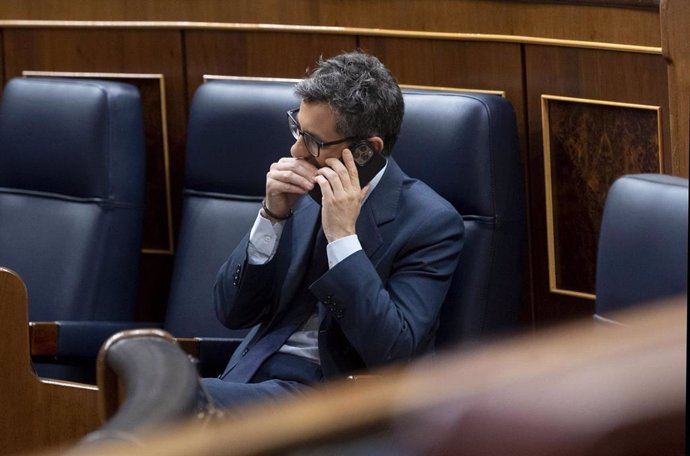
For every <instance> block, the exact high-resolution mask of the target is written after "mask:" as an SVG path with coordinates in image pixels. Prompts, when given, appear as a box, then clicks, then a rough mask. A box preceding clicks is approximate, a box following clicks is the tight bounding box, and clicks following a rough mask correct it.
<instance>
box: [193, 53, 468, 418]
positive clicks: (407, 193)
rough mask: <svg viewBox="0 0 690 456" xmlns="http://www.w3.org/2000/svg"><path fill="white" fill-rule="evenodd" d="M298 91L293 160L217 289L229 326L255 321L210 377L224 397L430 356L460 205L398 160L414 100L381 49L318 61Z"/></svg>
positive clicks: (256, 394) (459, 234)
mask: <svg viewBox="0 0 690 456" xmlns="http://www.w3.org/2000/svg"><path fill="white" fill-rule="evenodd" d="M295 91H296V93H297V95H298V96H299V97H300V98H301V102H300V105H299V108H297V109H294V110H291V111H289V112H288V113H287V115H288V125H289V128H290V130H291V131H292V134H293V136H294V137H295V143H294V145H293V146H292V148H291V149H290V157H285V158H281V159H280V160H279V161H278V162H277V163H273V164H272V165H271V167H270V170H269V171H268V173H267V175H266V196H265V199H264V201H263V204H262V208H261V210H260V211H259V214H258V215H257V218H256V222H255V223H254V226H253V228H252V229H251V231H250V233H248V234H247V236H246V237H245V238H244V240H243V241H242V242H240V244H239V245H238V246H237V248H236V249H235V251H234V252H233V253H232V254H231V255H230V257H229V258H228V260H227V261H226V263H225V264H224V265H223V266H222V267H221V269H220V271H219V273H218V278H217V282H216V285H215V305H216V312H217V315H218V317H219V318H220V320H221V321H222V322H223V323H224V324H225V325H226V326H227V327H229V328H248V327H252V326H255V325H258V326H256V327H255V328H254V330H252V331H251V332H250V333H249V334H248V336H247V337H246V338H245V340H244V341H243V343H242V345H241V346H240V347H239V348H238V349H237V351H236V352H235V353H234V355H233V356H232V358H231V359H230V362H229V363H228V366H227V368H226V370H225V372H224V373H223V374H222V375H221V376H220V377H219V378H217V379H204V384H205V386H206V388H207V390H208V391H209V393H210V394H211V396H212V397H213V398H214V400H215V401H216V402H217V403H218V405H220V406H222V407H233V406H236V405H239V404H241V403H246V402H249V401H255V400H260V399H270V398H275V397H278V396H281V395H284V394H290V393H292V394H297V393H300V392H303V391H305V390H308V389H309V388H310V385H313V384H314V383H316V382H319V381H321V380H322V379H328V378H334V377H336V378H342V377H343V376H344V375H345V374H348V373H353V372H362V371H366V370H368V369H372V368H375V367H379V366H383V365H385V364H388V363H393V362H398V361H407V360H410V359H412V358H413V357H415V356H417V355H421V354H424V353H429V352H431V351H432V350H433V344H434V334H435V331H436V327H437V325H438V318H439V313H440V310H441V304H442V303H443V301H444V298H445V296H446V292H447V290H448V287H449V285H450V281H451V278H452V275H453V272H454V271H455V268H456V266H457V263H458V259H459V256H460V250H461V248H462V243H463V230H464V228H463V223H462V219H461V217H460V215H459V214H458V213H457V212H456V211H455V209H454V208H453V207H452V206H451V204H450V203H448V202H447V201H446V200H444V199H443V198H441V197H440V196H439V195H438V194H436V193H435V192H434V191H433V190H431V189H430V188H429V187H428V186H426V185H425V184H424V183H422V182H420V181H418V180H416V179H412V178H410V177H408V176H407V175H405V174H404V173H403V172H402V171H401V170H400V168H399V167H398V165H397V164H396V163H395V161H394V160H393V159H392V158H390V156H391V153H392V151H393V146H394V144H395V141H396V138H397V136H398V133H399V131H400V125H401V123H402V119H403V112H404V103H403V97H402V93H401V91H400V88H399V87H398V84H397V82H396V80H395V78H394V77H393V76H392V75H391V74H390V72H389V71H388V70H387V69H386V68H385V67H384V66H383V64H382V63H381V62H380V61H379V60H378V59H377V58H375V57H373V56H371V55H367V54H365V53H362V52H354V53H348V54H343V55H339V56H337V57H334V58H331V59H328V60H325V61H324V60H322V61H320V62H319V66H318V68H316V69H315V71H314V72H313V73H312V74H311V75H310V76H309V77H308V78H307V79H305V80H303V81H302V82H300V83H298V84H297V86H296V89H295ZM430 134H433V133H431V132H430ZM433 152H434V151H433V150H420V151H419V154H420V159H426V157H428V156H429V155H430V154H433ZM432 159H433V158H432Z"/></svg>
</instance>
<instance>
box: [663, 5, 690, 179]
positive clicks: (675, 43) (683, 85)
mask: <svg viewBox="0 0 690 456" xmlns="http://www.w3.org/2000/svg"><path fill="white" fill-rule="evenodd" d="M661 23H662V25H663V30H662V33H663V36H662V38H663V39H662V49H663V53H664V57H666V59H667V62H668V87H669V103H670V105H671V113H670V117H671V156H672V166H673V167H672V172H673V174H675V175H677V176H682V177H686V178H687V177H688V172H689V171H690V170H689V169H688V162H689V160H688V156H689V155H690V39H688V30H690V2H688V1H687V0H663V1H662V2H661Z"/></svg>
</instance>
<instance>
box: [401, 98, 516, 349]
mask: <svg viewBox="0 0 690 456" xmlns="http://www.w3.org/2000/svg"><path fill="white" fill-rule="evenodd" d="M403 94H404V96H405V117H404V120H403V125H402V129H401V132H400V137H399V138H398V143H397V144H396V146H395V150H394V152H393V156H394V157H395V159H396V161H397V162H398V164H399V165H400V167H401V168H402V169H403V170H404V171H405V172H406V173H407V174H409V175H411V176H413V177H417V178H419V179H421V180H422V181H424V182H426V183H427V184H428V185H429V186H431V188H433V189H434V190H436V192H437V193H439V194H440V195H441V196H443V197H444V198H446V199H447V200H448V201H450V202H451V203H452V204H453V206H455V208H456V209H457V210H458V212H459V213H460V214H461V215H462V218H463V221H464V224H465V243H464V246H463V251H462V254H461V257H460V264H459V266H458V270H457V271H456V274H455V277H454V279H453V283H452V285H451V287H450V290H449V293H448V296H447V298H446V301H445V303H444V306H443V310H442V315H441V321H440V324H441V326H440V327H439V332H438V334H437V346H443V345H445V344H448V343H453V342H457V341H460V340H467V339H474V338H477V337H483V336H487V335H491V334H495V333H498V332H503V331H509V330H514V329H516V327H517V325H518V321H519V315H520V308H521V286H522V270H523V268H524V267H525V265H524V264H523V261H524V254H525V251H526V250H525V249H526V246H525V205H524V201H523V194H524V191H523V187H522V167H521V165H520V150H519V145H518V137H517V127H516V123H515V114H514V111H513V108H512V106H511V105H510V103H509V102H508V101H506V100H505V99H503V98H501V97H498V96H496V95H488V94H470V93H457V92H438V91H422V90H404V91H403Z"/></svg>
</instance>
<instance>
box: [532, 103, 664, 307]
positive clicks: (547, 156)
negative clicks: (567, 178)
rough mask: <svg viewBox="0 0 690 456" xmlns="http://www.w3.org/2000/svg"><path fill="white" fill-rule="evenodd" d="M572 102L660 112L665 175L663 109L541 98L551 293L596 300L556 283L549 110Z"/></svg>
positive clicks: (658, 132)
mask: <svg viewBox="0 0 690 456" xmlns="http://www.w3.org/2000/svg"><path fill="white" fill-rule="evenodd" d="M550 100H555V101H568V102H573V103H585V104H596V105H606V106H617V107H623V108H634V109H647V110H652V111H656V116H657V135H658V137H659V150H658V152H657V158H658V160H659V172H660V173H663V171H664V168H663V159H662V150H663V147H662V140H663V135H662V124H661V106H654V105H644V104H636V103H622V102H618V101H608V100H595V99H589V98H575V97H563V96H558V95H546V94H542V95H541V126H542V138H543V143H544V144H543V149H544V190H545V195H546V241H547V247H548V263H549V291H550V292H551V293H556V294H562V295H566V296H574V297H576V298H584V299H591V300H595V299H596V295H595V294H591V293H585V292H581V291H575V290H566V289H562V288H558V284H557V282H556V245H555V244H556V241H555V233H554V231H555V230H554V215H553V191H552V188H553V181H552V179H551V139H550V138H551V134H550V133H551V132H550V128H549V107H548V104H549V103H548V102H549V101H550Z"/></svg>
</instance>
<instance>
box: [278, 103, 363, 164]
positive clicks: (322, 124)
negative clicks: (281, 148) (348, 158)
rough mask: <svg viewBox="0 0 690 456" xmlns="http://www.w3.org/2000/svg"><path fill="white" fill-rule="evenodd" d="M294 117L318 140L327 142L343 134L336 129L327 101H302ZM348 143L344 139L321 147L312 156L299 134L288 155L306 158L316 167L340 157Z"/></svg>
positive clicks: (333, 114)
mask: <svg viewBox="0 0 690 456" xmlns="http://www.w3.org/2000/svg"><path fill="white" fill-rule="evenodd" d="M296 117H297V122H298V123H299V127H300V128H301V129H302V131H304V132H306V133H309V134H310V135H311V136H313V137H314V138H315V139H317V140H318V141H321V142H324V143H327V142H329V141H337V140H339V139H342V137H343V135H341V134H340V133H338V132H337V131H336V127H335V125H336V123H335V121H336V119H335V113H334V112H333V110H331V108H330V107H329V106H328V104H327V103H305V102H304V101H302V102H301V103H300V105H299V112H297V114H296ZM349 144H350V142H349V141H344V142H342V143H338V144H333V145H332V146H325V147H322V148H321V149H320V151H319V156H318V157H314V156H313V155H312V154H311V153H310V152H309V150H307V147H306V145H305V142H304V136H303V135H301V136H300V137H299V139H297V140H296V141H295V143H294V144H293V145H292V147H291V148H290V155H292V156H293V157H294V158H302V159H307V160H309V162H310V163H312V164H313V165H314V166H316V167H317V168H322V167H324V166H326V159H328V158H340V157H341V156H342V153H343V150H344V149H346V148H347V146H348V145H349Z"/></svg>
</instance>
